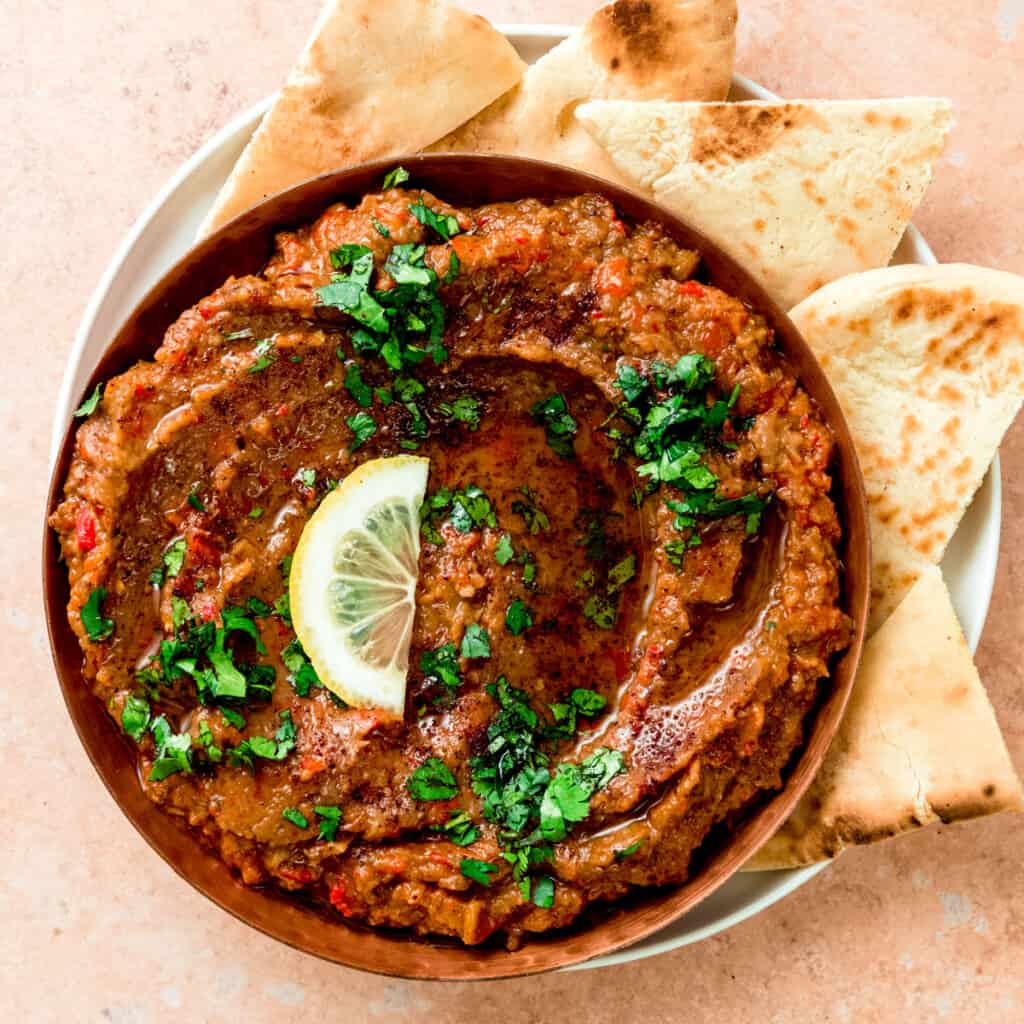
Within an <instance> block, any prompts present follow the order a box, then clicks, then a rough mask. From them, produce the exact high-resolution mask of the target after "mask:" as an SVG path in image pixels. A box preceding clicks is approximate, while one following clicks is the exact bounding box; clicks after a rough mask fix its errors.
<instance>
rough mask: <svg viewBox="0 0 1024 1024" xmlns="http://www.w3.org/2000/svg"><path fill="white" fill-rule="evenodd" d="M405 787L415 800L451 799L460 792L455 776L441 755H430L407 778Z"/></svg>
mask: <svg viewBox="0 0 1024 1024" xmlns="http://www.w3.org/2000/svg"><path fill="white" fill-rule="evenodd" d="M405 788H406V789H407V790H408V791H409V795H410V796H412V798H413V799H414V800H451V798H452V797H453V796H455V795H456V794H457V793H458V792H459V785H458V783H457V782H456V781H455V776H454V775H452V772H451V769H450V768H449V767H448V765H446V764H445V763H444V761H442V760H441V758H439V757H428V758H427V760H426V761H424V762H423V764H421V765H420V766H419V768H417V769H416V771H414V772H413V773H412V774H411V775H410V776H409V778H408V779H406V780H405Z"/></svg>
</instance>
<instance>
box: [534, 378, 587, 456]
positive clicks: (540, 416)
mask: <svg viewBox="0 0 1024 1024" xmlns="http://www.w3.org/2000/svg"><path fill="white" fill-rule="evenodd" d="M530 415H531V416H532V417H533V419H534V421H535V422H536V423H539V424H540V425H541V426H542V427H544V431H545V434H546V436H547V441H548V447H549V448H550V449H551V450H552V451H553V452H555V454H556V455H558V456H559V457H560V458H563V459H572V458H575V456H576V453H575V451H574V450H573V446H572V439H573V435H574V434H575V433H576V429H577V423H576V421H575V420H574V419H573V418H572V416H571V415H570V413H569V406H568V404H567V403H566V401H565V398H564V396H563V395H560V394H557V393H556V394H554V395H551V396H550V397H548V398H545V399H542V400H541V401H539V402H537V403H535V404H534V405H533V406H532V407H531V408H530Z"/></svg>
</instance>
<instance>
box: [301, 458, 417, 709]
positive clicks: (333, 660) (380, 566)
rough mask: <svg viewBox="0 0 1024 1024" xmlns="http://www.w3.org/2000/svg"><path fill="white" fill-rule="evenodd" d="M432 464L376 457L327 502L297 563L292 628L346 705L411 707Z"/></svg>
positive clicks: (305, 539)
mask: <svg viewBox="0 0 1024 1024" xmlns="http://www.w3.org/2000/svg"><path fill="white" fill-rule="evenodd" d="M429 466H430V462H429V460H428V459H424V458H419V457H417V456H412V455H399V456H396V457H395V458H389V459H373V460H371V461H370V462H365V463H363V465H361V466H360V467H359V468H358V469H356V470H354V471H353V472H352V473H350V474H349V475H348V476H347V477H346V478H345V479H344V480H343V481H342V482H341V484H340V485H339V486H338V488H337V489H336V490H334V491H332V492H331V493H330V494H328V495H327V497H326V498H324V500H323V501H322V502H321V503H320V507H319V508H318V509H317V510H316V512H315V513H314V514H313V517H312V518H311V519H310V521H309V522H308V523H307V524H306V526H305V528H304V529H303V531H302V536H301V537H300V538H299V545H298V547H297V548H296V549H295V555H294V557H293V559H292V568H291V574H290V576H289V589H290V592H291V612H292V622H293V624H294V626H295V632H296V634H297V635H298V638H299V641H300V642H301V643H302V646H303V648H304V649H305V651H306V655H307V657H308V658H309V660H310V661H311V662H312V663H313V667H314V668H315V669H316V671H317V675H319V677H320V681H321V682H322V683H323V684H324V686H326V687H327V688H328V689H329V690H331V691H332V692H333V693H336V694H337V695H338V696H339V697H341V699H342V700H343V701H345V703H346V704H350V705H353V706H355V707H374V708H384V709H385V710H387V711H390V712H392V713H394V714H397V715H401V714H402V713H403V711H404V710H405V680H406V674H407V673H408V671H409V643H410V641H411V639H412V622H413V616H414V614H415V611H416V580H417V576H418V572H419V555H420V529H419V526H420V505H421V504H422V503H423V495H424V493H425V492H426V489H427V471H428V469H429Z"/></svg>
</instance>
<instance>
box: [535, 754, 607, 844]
mask: <svg viewBox="0 0 1024 1024" xmlns="http://www.w3.org/2000/svg"><path fill="white" fill-rule="evenodd" d="M624 770H625V764H624V762H623V757H622V753H621V752H620V751H618V750H609V749H608V748H607V747H600V748H599V749H597V750H595V751H594V753H593V754H591V755H590V756H589V757H588V758H587V759H586V760H585V761H583V762H582V763H581V764H578V765H577V764H565V763H563V764H560V765H559V766H558V768H557V769H556V771H555V775H554V777H553V778H552V779H551V781H550V783H548V786H547V788H546V789H545V791H544V797H543V799H542V801H541V805H540V832H541V835H542V836H543V837H544V838H545V839H546V840H548V842H552V843H557V842H559V841H560V840H562V839H564V838H565V837H566V835H567V834H568V832H569V829H570V828H572V826H573V825H574V824H576V822H579V821H583V819H584V818H586V816H587V815H588V814H589V813H590V798H591V797H592V796H593V795H594V793H596V792H597V791H598V790H599V789H602V788H603V787H604V786H606V785H607V784H608V783H609V782H610V781H611V780H612V779H613V778H614V777H615V776H616V775H618V774H619V773H620V772H622V771H624Z"/></svg>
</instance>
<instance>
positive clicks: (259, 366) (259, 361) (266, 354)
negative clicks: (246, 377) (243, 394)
mask: <svg viewBox="0 0 1024 1024" xmlns="http://www.w3.org/2000/svg"><path fill="white" fill-rule="evenodd" d="M252 352H253V355H254V356H256V361H255V362H254V363H253V364H252V365H251V366H250V367H249V373H259V372H260V371H261V370H265V369H266V368H267V367H268V366H270V365H271V364H272V363H273V362H274V360H275V359H276V358H277V356H276V355H275V354H274V339H273V338H261V339H260V340H259V341H257V342H256V347H255V348H254V349H253V350H252Z"/></svg>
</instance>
